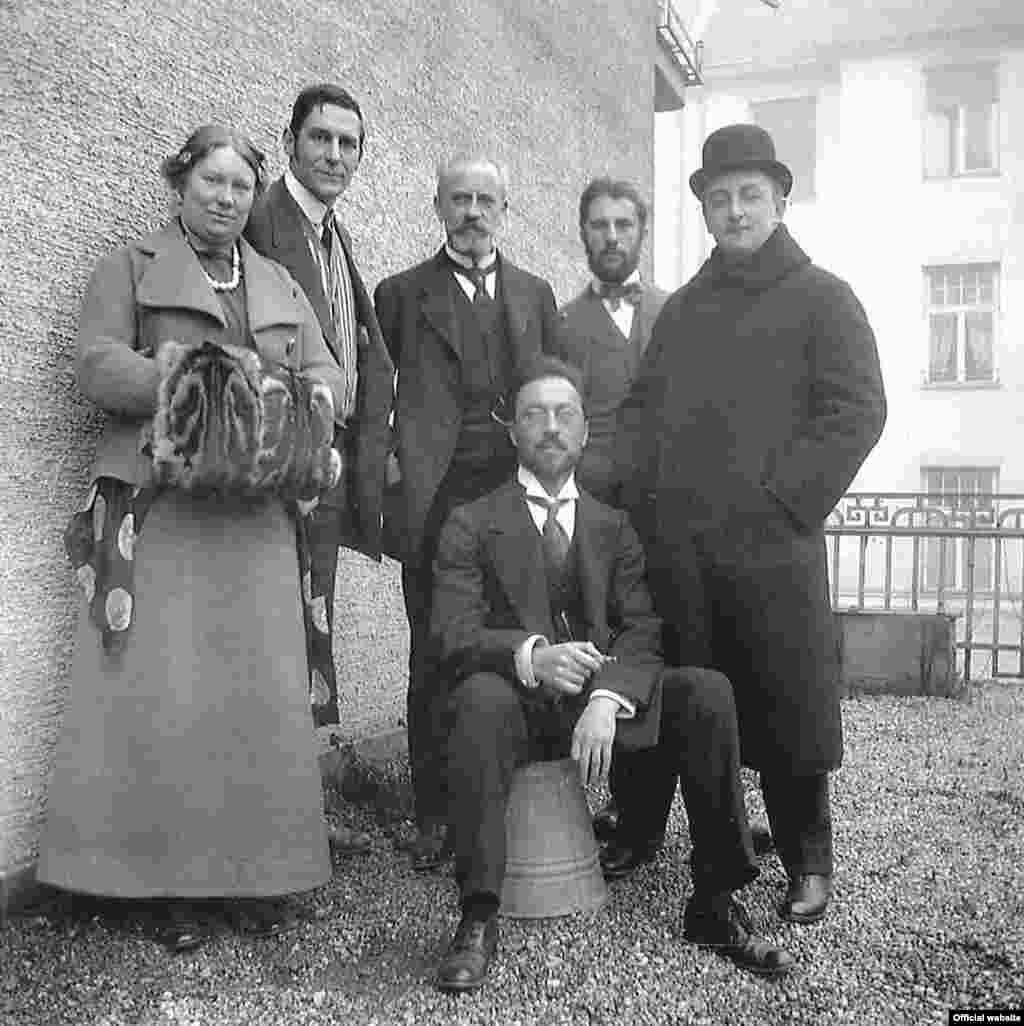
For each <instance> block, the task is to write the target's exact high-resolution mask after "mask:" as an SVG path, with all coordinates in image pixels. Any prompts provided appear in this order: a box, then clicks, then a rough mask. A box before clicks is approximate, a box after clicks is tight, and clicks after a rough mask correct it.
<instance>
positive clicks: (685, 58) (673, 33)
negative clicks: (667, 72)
mask: <svg viewBox="0 0 1024 1026" xmlns="http://www.w3.org/2000/svg"><path fill="white" fill-rule="evenodd" d="M658 39H659V40H660V42H661V43H662V45H663V46H664V47H665V49H666V50H667V51H668V52H669V54H671V56H672V59H673V61H674V62H675V64H676V66H677V67H678V69H679V72H680V74H681V75H682V78H683V85H684V86H695V85H702V84H703V81H704V79H703V78H702V77H701V70H702V69H701V64H702V61H703V50H704V44H703V43H701V42H700V41H699V40H698V41H697V42H694V40H693V39H692V38H691V37H690V33H689V32H688V31H687V28H686V25H685V24H684V23H683V19H682V18H681V17H680V15H679V12H678V11H677V10H676V7H675V4H674V3H672V0H658Z"/></svg>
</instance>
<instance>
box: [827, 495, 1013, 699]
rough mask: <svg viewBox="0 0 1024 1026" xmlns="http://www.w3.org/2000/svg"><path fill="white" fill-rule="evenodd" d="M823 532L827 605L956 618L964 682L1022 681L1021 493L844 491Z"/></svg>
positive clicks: (960, 663) (840, 607)
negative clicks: (954, 494) (951, 494)
mask: <svg viewBox="0 0 1024 1026" xmlns="http://www.w3.org/2000/svg"><path fill="white" fill-rule="evenodd" d="M825 533H826V536H827V538H828V557H829V574H830V576H829V580H830V582H831V588H832V605H833V607H834V608H836V609H886V610H899V609H909V610H914V611H925V612H927V611H935V612H943V613H951V614H955V615H956V617H957V642H956V647H957V653H958V662H959V665H960V668H961V669H962V672H963V676H964V679H965V680H971V679H973V678H975V677H978V678H980V677H1021V678H1024V611H1022V602H1024V494H1001V495H981V494H976V495H961V496H957V497H955V498H950V497H949V496H944V495H938V494H929V493H926V492H894V493H888V494H883V493H877V492H851V493H849V494H848V495H845V496H843V499H842V500H841V501H840V503H839V504H838V505H837V506H836V508H835V509H834V510H833V511H832V513H831V514H830V515H829V518H828V521H827V524H826V528H825Z"/></svg>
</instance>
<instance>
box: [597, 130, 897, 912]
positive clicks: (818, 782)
mask: <svg viewBox="0 0 1024 1026" xmlns="http://www.w3.org/2000/svg"><path fill="white" fill-rule="evenodd" d="M792 184H793V177H792V174H791V172H790V170H789V168H787V167H786V166H785V164H783V163H782V162H781V161H779V160H777V159H776V154H775V146H774V144H773V142H772V139H771V137H770V136H769V135H768V133H767V132H765V131H764V130H763V129H761V128H759V127H757V126H756V125H748V124H739V125H729V126H727V127H725V128H721V129H719V130H717V131H715V132H713V133H712V134H711V135H710V136H708V138H707V140H706V141H705V143H704V147H703V154H702V167H701V168H700V169H699V170H697V171H696V172H695V173H694V174H693V175H692V176H691V178H690V188H691V189H692V191H693V194H694V195H695V196H696V198H697V199H698V201H699V202H700V203H701V206H702V209H703V212H704V220H705V223H706V224H707V227H708V230H709V231H710V232H711V234H712V235H713V236H714V239H715V243H716V245H715V248H714V250H713V251H712V253H711V256H710V257H709V258H708V260H707V261H706V262H705V263H704V265H703V266H702V267H701V268H700V270H699V271H698V272H697V274H696V275H695V276H694V277H693V279H692V280H691V281H690V282H689V283H687V284H686V285H685V286H684V287H683V288H681V289H680V290H679V291H678V292H676V293H675V294H674V295H673V296H672V297H671V298H670V299H669V300H668V301H667V303H666V304H665V306H664V308H663V310H662V313H661V315H660V317H659V318H658V321H657V323H656V324H655V326H654V330H653V334H652V338H651V342H650V345H649V346H648V349H647V353H646V355H645V359H644V362H643V365H642V366H641V368H640V372H639V374H638V377H637V379H636V381H635V382H634V385H633V387H632V389H631V392H630V395H629V396H628V397H627V399H626V401H625V402H624V404H623V406H622V408H621V411H620V424H619V431H618V434H617V437H616V457H615V459H616V465H617V474H618V475H619V476H620V477H621V478H622V479H623V481H624V484H623V504H624V505H625V507H626V508H627V509H629V510H630V512H631V514H632V516H633V519H634V523H635V524H636V526H637V529H638V531H639V532H640V534H641V536H642V537H643V538H644V540H645V543H646V547H647V558H648V563H649V564H651V565H652V569H653V571H654V572H653V575H652V577H651V588H652V592H653V593H654V600H655V605H656V608H657V609H658V612H659V613H660V614H661V615H662V616H663V617H664V618H665V619H666V620H667V621H668V622H669V623H670V624H671V625H673V626H674V627H675V628H676V629H677V630H678V631H679V632H680V633H681V635H682V636H684V637H688V638H690V639H691V641H692V642H693V643H694V644H699V643H700V642H703V643H704V644H706V645H707V647H708V652H709V657H710V665H712V666H714V667H715V668H716V669H718V670H721V671H722V672H723V673H725V674H726V676H727V677H728V678H729V679H730V681H731V682H732V685H733V688H734V690H735V695H736V706H737V711H738V714H739V731H740V744H741V751H742V758H743V762H744V763H745V764H746V765H747V766H750V767H752V768H754V769H756V770H757V771H759V773H760V782H761V789H762V792H763V795H764V801H765V809H766V811H767V813H768V820H769V823H770V825H771V830H772V834H773V836H774V839H775V845H776V850H777V851H778V853H779V856H780V858H781V860H782V862H783V865H784V866H785V869H786V872H787V875H788V878H789V888H788V891H787V893H786V896H785V898H784V900H783V901H782V903H781V905H780V907H779V913H780V915H781V916H782V917H783V918H784V919H787V920H789V921H791V922H798V923H808V922H814V921H816V920H818V919H820V918H821V917H822V916H823V915H824V914H825V911H826V908H827V906H828V903H829V900H830V898H831V894H832V873H833V858H832V821H831V815H830V811H829V790H828V787H829V778H828V774H829V772H830V771H832V770H834V769H836V768H837V767H838V766H839V765H840V762H841V759H842V751H843V741H842V725H841V719H840V705H839V692H838V669H839V667H838V658H837V648H836V638H835V634H834V625H833V617H832V610H831V606H830V603H829V597H828V595H829V592H828V576H827V563H826V553H825V538H824V522H825V518H826V516H827V515H828V513H829V512H830V510H831V509H832V508H833V506H834V505H835V503H836V502H837V501H838V500H839V498H840V497H841V496H842V495H843V493H844V492H845V491H846V489H847V488H848V487H849V485H850V483H851V482H852V480H853V478H854V475H855V474H856V473H857V470H858V469H859V467H860V465H861V463H862V462H863V461H864V459H865V457H866V456H867V455H868V453H869V452H870V451H871V449H872V448H873V446H874V445H875V443H876V442H877V441H878V438H879V436H880V434H881V431H882V426H883V424H884V422H885V414H886V405H885V396H884V392H883V387H882V378H881V372H880V369H879V363H878V353H877V349H876V346H875V337H874V334H873V332H872V330H871V327H870V325H869V324H868V321H867V317H866V315H865V313H864V309H863V308H862V306H861V304H860V302H859V301H858V300H857V297H856V296H855V295H854V294H853V291H852V290H851V289H850V287H849V286H848V285H847V284H846V283H845V282H844V281H842V280H840V279H839V278H837V277H836V276H834V275H832V274H830V273H829V272H828V271H825V270H823V269H822V268H820V267H817V266H815V265H814V264H813V263H811V261H810V259H809V257H808V256H807V255H806V254H805V253H804V252H803V250H802V249H801V248H800V247H799V246H798V245H797V243H796V242H795V241H794V239H793V238H792V236H791V235H790V234H789V232H788V231H787V229H786V227H785V225H784V224H783V223H782V220H783V215H784V213H785V210H786V201H787V197H788V196H789V192H790V189H791V187H792ZM648 793H649V794H657V795H665V794H668V796H669V799H670V798H671V792H670V791H668V790H667V789H665V788H660V789H659V788H657V787H653V786H652V788H651V789H650V791H649V792H648ZM620 801H621V799H620ZM666 814H667V807H666V806H665V802H664V800H659V801H645V802H639V801H634V802H630V803H629V805H628V807H623V808H622V811H621V818H620V824H619V834H618V836H619V840H620V843H623V844H632V845H635V846H636V847H638V848H643V846H645V845H647V844H648V843H649V841H650V839H651V838H652V837H656V836H657V835H658V833H659V832H660V831H661V830H662V829H663V825H664V819H665V816H666Z"/></svg>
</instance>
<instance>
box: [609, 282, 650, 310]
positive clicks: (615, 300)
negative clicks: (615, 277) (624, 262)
mask: <svg viewBox="0 0 1024 1026" xmlns="http://www.w3.org/2000/svg"><path fill="white" fill-rule="evenodd" d="M643 294H644V287H643V284H642V283H641V282H639V281H631V282H630V283H629V284H628V285H623V284H621V283H620V282H610V281H603V282H601V287H600V296H601V298H602V299H606V300H608V305H609V306H610V307H611V308H612V309H613V310H618V309H619V307H620V306H621V305H622V304H623V302H626V303H629V304H630V306H636V304H637V303H638V302H639V301H640V297H641V296H642V295H643Z"/></svg>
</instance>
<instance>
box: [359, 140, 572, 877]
mask: <svg viewBox="0 0 1024 1026" xmlns="http://www.w3.org/2000/svg"><path fill="white" fill-rule="evenodd" d="M434 209H435V211H436V213H437V217H438V219H439V220H440V222H441V224H442V225H443V227H444V231H445V236H446V241H445V244H444V245H443V246H442V247H441V250H440V251H439V252H438V253H436V254H435V255H434V256H432V257H431V258H430V259H429V260H426V261H425V262H424V263H422V264H419V265H417V266H416V267H413V268H411V269H410V270H407V271H403V272H402V273H401V274H397V275H395V276H394V277H392V278H388V279H386V280H385V281H382V282H381V283H380V285H379V286H378V287H377V291H376V293H375V296H374V301H375V304H376V308H377V317H378V319H379V320H380V325H381V330H382V331H383V333H384V340H385V342H386V344H387V347H388V351H389V352H390V353H391V358H392V359H393V360H394V363H395V366H396V368H397V369H398V395H397V405H396V417H395V429H396V441H397V448H396V450H395V459H394V462H393V465H392V468H391V473H390V476H391V478H392V482H393V483H392V485H391V494H390V495H389V497H388V510H387V515H386V521H387V522H386V524H385V531H386V532H387V534H388V535H389V539H388V543H389V546H391V549H389V551H391V552H392V554H394V555H395V556H397V558H399V559H400V560H401V561H402V588H403V592H404V595H405V608H406V613H407V615H408V618H409V632H410V652H409V695H408V721H407V725H408V732H409V757H410V763H411V765H412V779H413V790H414V793H415V800H416V818H417V825H418V827H419V830H420V842H419V844H418V845H417V847H416V849H415V851H414V855H413V864H414V866H416V867H417V868H420V869H429V868H433V867H434V866H436V865H438V864H439V863H440V861H441V859H442V857H443V824H444V822H445V818H446V803H445V799H444V793H443V778H442V776H441V752H442V746H443V735H444V726H443V723H442V721H441V718H440V710H439V703H438V702H437V698H438V695H439V693H440V683H439V680H438V676H437V667H436V659H435V658H434V655H433V653H432V651H431V646H430V641H429V624H430V602H431V586H432V572H431V565H432V563H433V559H434V553H435V550H436V547H437V536H438V533H439V532H440V530H441V525H442V524H443V523H444V521H445V519H446V517H447V516H448V513H449V511H450V510H451V509H452V508H453V507H454V506H456V505H458V504H460V503H463V502H469V501H471V500H473V499H475V498H478V497H479V496H480V495H483V494H485V493H487V492H489V491H491V490H492V489H493V488H494V487H496V486H497V484H498V483H499V482H501V481H504V480H506V479H507V478H508V476H509V474H510V473H511V472H512V468H513V467H514V466H515V455H514V452H513V450H512V446H511V444H510V443H509V439H508V433H507V432H506V430H505V429H504V427H503V426H502V424H501V422H500V420H501V418H502V406H503V402H504V398H503V397H504V395H505V393H506V391H507V390H508V388H509V385H510V384H511V382H512V381H513V379H514V375H515V374H516V373H517V372H518V370H519V369H520V368H521V367H522V366H523V365H524V363H525V361H526V360H527V359H529V358H530V357H531V356H533V355H535V354H536V353H539V352H541V351H544V352H554V351H556V349H557V345H558V343H557V341H556V340H557V314H556V310H555V297H554V294H553V293H552V291H551V286H550V285H548V284H547V282H545V281H542V280H541V279H540V278H537V277H534V276H533V275H532V274H528V273H527V272H526V271H523V270H520V269H519V268H518V267H516V266H515V265H514V264H513V263H512V262H511V261H510V260H508V259H507V258H505V257H504V256H503V255H502V254H501V253H500V252H499V251H498V250H497V249H496V242H497V240H498V237H499V236H500V234H501V232H502V230H503V229H504V227H505V218H506V213H507V211H508V179H507V175H506V172H505V170H504V168H502V167H500V166H499V165H497V164H496V163H495V162H494V161H492V160H488V159H482V158H465V157H457V158H455V159H452V160H449V161H446V162H444V163H442V164H441V165H440V167H439V168H438V173H437V195H436V197H435V199H434Z"/></svg>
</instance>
